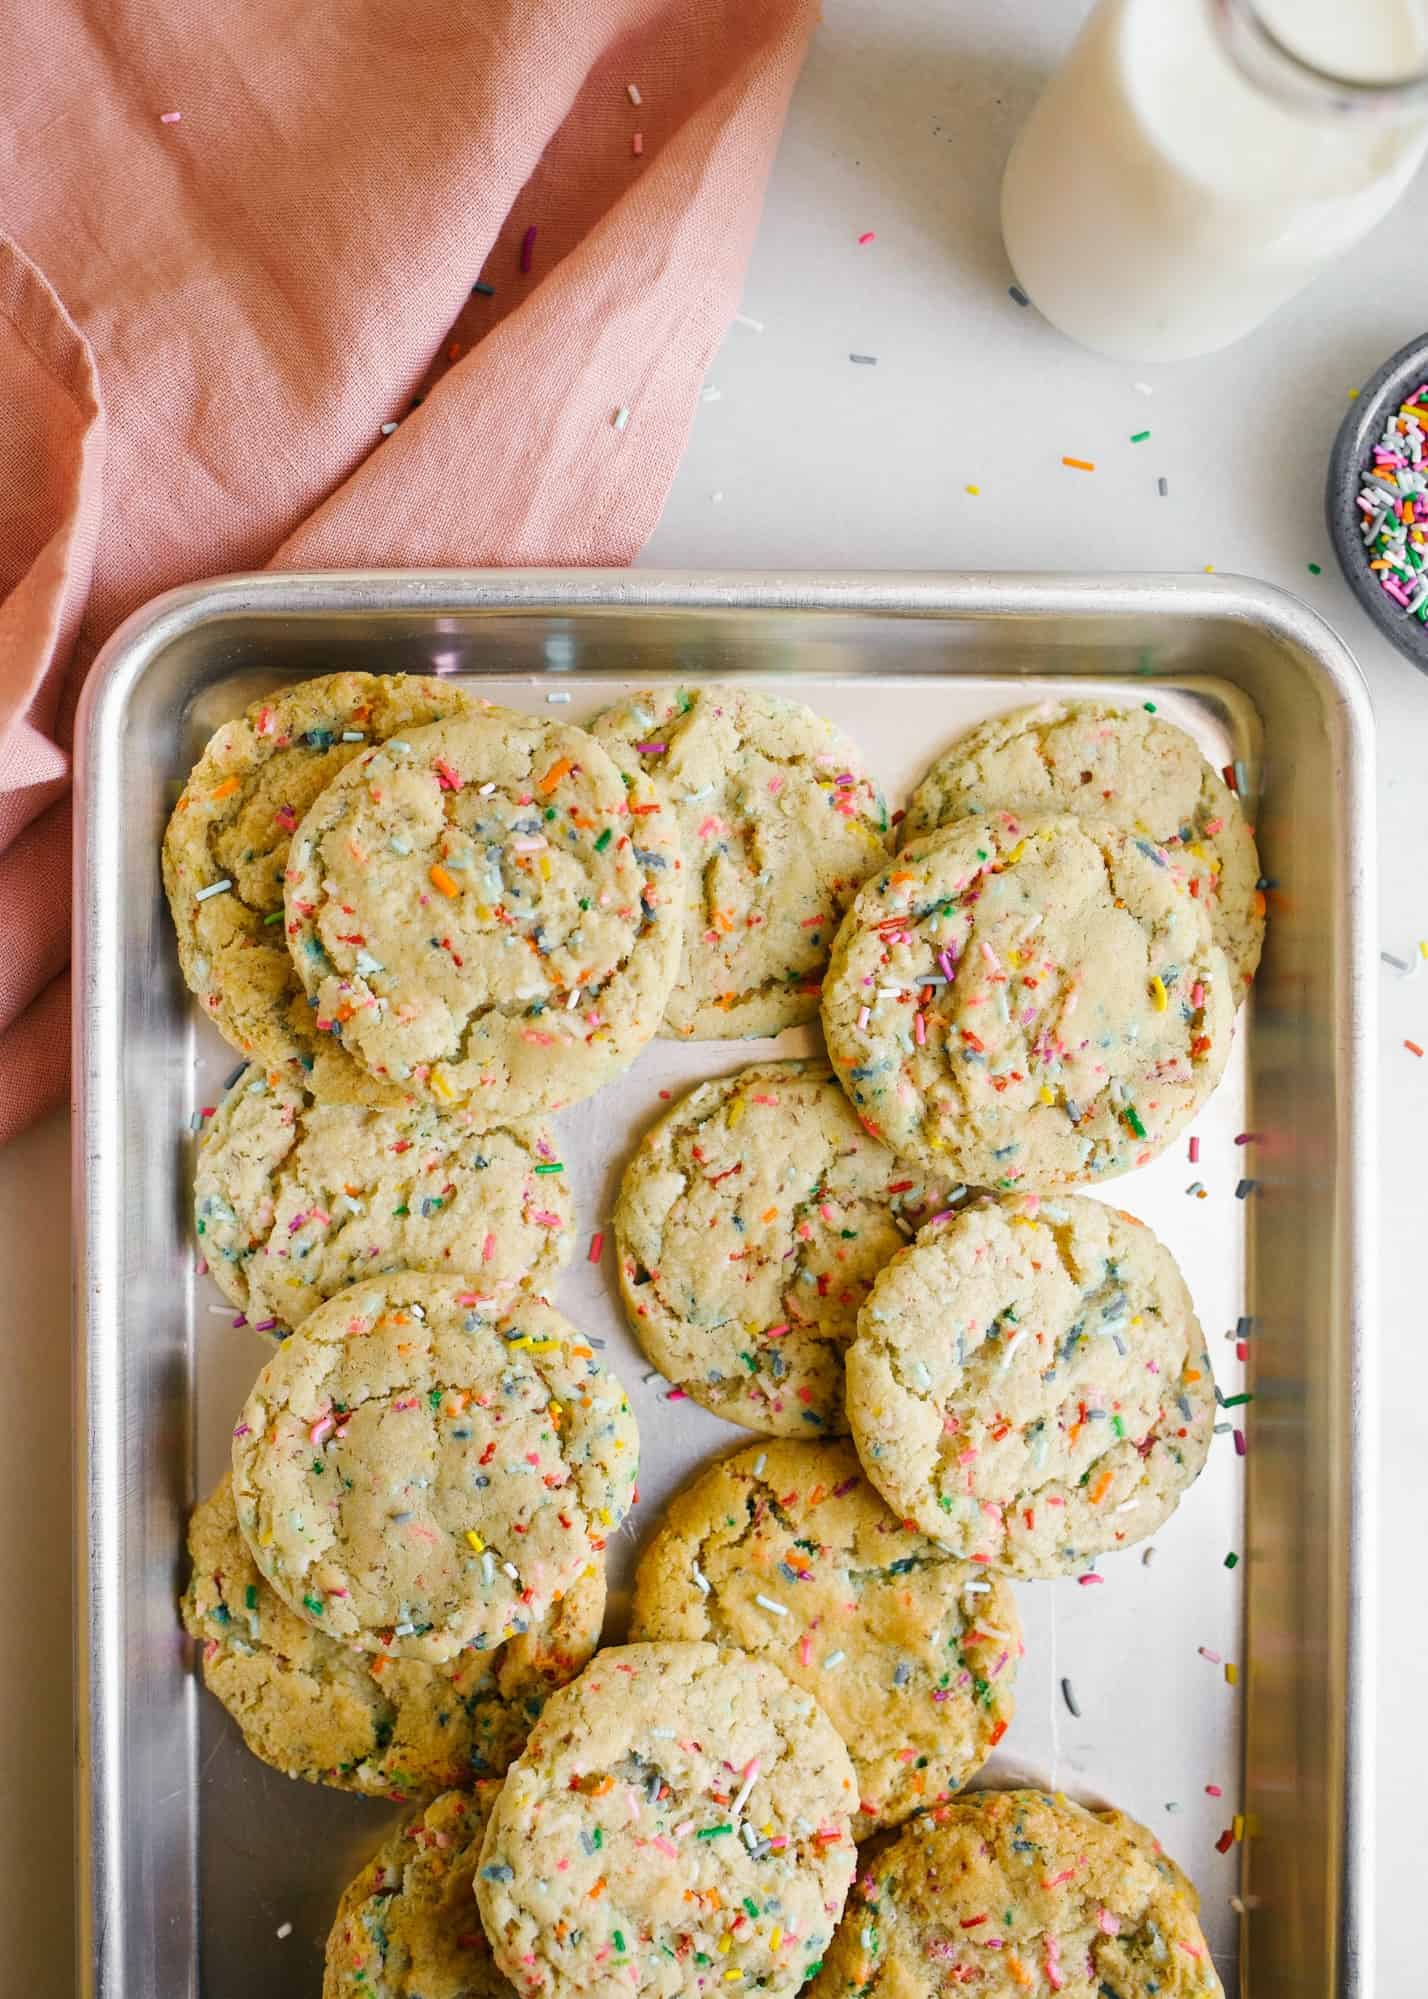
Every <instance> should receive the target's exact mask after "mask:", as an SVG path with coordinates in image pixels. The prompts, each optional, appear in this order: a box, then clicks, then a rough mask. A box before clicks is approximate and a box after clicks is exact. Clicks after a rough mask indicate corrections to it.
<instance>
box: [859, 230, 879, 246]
mask: <svg viewBox="0 0 1428 1999" xmlns="http://www.w3.org/2000/svg"><path fill="white" fill-rule="evenodd" d="M877 240H878V239H877V236H876V234H875V233H874V231H873V230H871V229H865V230H864V231H863V233H862V235H861V236H860V237H859V238H858V241H859V242H860V243H876V241H877Z"/></svg>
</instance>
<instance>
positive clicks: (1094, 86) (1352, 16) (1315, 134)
mask: <svg viewBox="0 0 1428 1999" xmlns="http://www.w3.org/2000/svg"><path fill="white" fill-rule="evenodd" d="M1425 147H1428V0H1099V4H1098V5H1097V6H1096V7H1095V9H1094V11H1093V12H1092V14H1091V15H1090V18H1089V19H1088V20H1087V22H1086V24H1085V26H1084V28H1083V29H1082V31H1081V35H1080V37H1079V39H1078V40H1077V42H1076V44H1075V46H1074V47H1073V49H1072V51H1071V53H1070V55H1069V56H1068V57H1067V60H1066V63H1065V66H1064V67H1063V68H1062V70H1061V71H1060V73H1059V74H1058V75H1057V76H1055V77H1054V78H1053V79H1052V81H1051V83H1050V85H1049V86H1048V87H1047V89H1046V91H1045V93H1044V94H1043V96H1042V97H1041V99H1040V101H1039V103H1038V104H1037V106H1036V108H1035V110H1034V111H1033V112H1032V114H1031V117H1030V118H1029V119H1028V121H1027V124H1026V126H1025V128H1024V130H1023V131H1022V133H1021V135H1020V137H1019V138H1018V139H1017V142H1016V145H1015V147H1014V148H1013V151H1012V155H1011V158H1010V160H1009V161H1008V163H1007V170H1006V177H1005V179H1004V181H1003V183H1002V233H1003V235H1004V236H1005V238H1006V246H1007V251H1008V254H1009V255H1010V257H1011V262H1012V266H1013V268H1014V270H1015V271H1016V274H1017V279H1018V281H1019V282H1020V284H1021V286H1022V288H1023V289H1024V290H1025V291H1026V292H1027V293H1028V294H1029V296H1030V297H1031V299H1032V301H1033V303H1034V304H1035V305H1036V306H1038V307H1039V309H1040V310H1041V311H1042V312H1043V313H1045V315H1046V317H1047V318H1048V319H1049V320H1051V321H1052V322H1053V324H1054V325H1056V326H1058V327H1059V328H1060V329H1061V331H1062V332H1063V333H1067V334H1069V335H1070V336H1071V338H1072V339H1073V340H1079V341H1080V342H1082V344H1083V345H1085V346H1087V347H1092V348H1095V349H1097V350H1098V351H1099V352H1101V353H1103V354H1109V355H1112V356H1114V357H1116V358H1117V359H1122V360H1134V361H1178V360H1183V359H1185V358H1186V357H1188V356H1189V355H1192V354H1207V353H1210V352H1211V351H1212V350H1213V349H1215V348H1217V347H1225V346H1228V345H1229V343H1230V342H1231V341H1232V340H1238V339H1239V338H1240V337H1241V336H1242V335H1243V334H1246V333H1248V332H1249V331H1250V330H1251V328H1253V327H1255V326H1258V325H1259V323H1260V321H1261V320H1263V319H1265V318H1266V317H1267V316H1268V315H1269V314H1270V313H1271V312H1273V311H1274V309H1275V307H1276V306H1278V305H1280V304H1282V303H1283V301H1284V300H1285V299H1287V298H1290V297H1292V296H1293V294H1294V293H1295V292H1297V291H1299V290H1300V288H1301V287H1302V286H1304V285H1305V284H1307V283H1308V282H1309V280H1310V278H1312V277H1313V276H1314V274H1315V272H1316V271H1318V270H1319V269H1320V268H1321V267H1322V266H1323V265H1324V264H1327V263H1328V262H1329V261H1330V260H1331V259H1332V258H1334V257H1336V256H1338V255H1339V254H1340V253H1341V252H1342V251H1344V250H1346V249H1348V248H1349V247H1350V245H1351V244H1353V243H1355V242H1357V241H1358V239H1359V238H1360V237H1361V236H1363V235H1364V234H1365V233H1366V232H1367V231H1368V230H1369V229H1371V228H1372V227H1373V226H1374V224H1375V223H1376V222H1378V221H1380V220H1381V219H1382V218H1383V217H1384V216H1385V215H1386V214H1387V213H1388V211H1389V209H1390V208H1392V206H1393V204H1394V203H1395V202H1396V201H1397V199H1398V197H1399V196H1400V195H1401V194H1402V193H1403V191H1404V189H1405V188H1406V187H1407V185H1408V183H1409V181H1410V180H1411V179H1412V177H1413V175H1414V173H1415V172H1416V170H1417V168H1418V165H1419V162H1420V161H1421V159H1422V157H1423V153H1424V150H1425ZM1397 254H1402V255H1406V257H1407V258H1408V262H1409V267H1410V268H1419V265H1418V259H1419V257H1420V255H1421V254H1422V251H1421V248H1419V249H1415V248H1414V246H1413V245H1412V244H1411V243H1410V244H1408V245H1406V246H1402V248H1401V249H1400V251H1399V252H1398V253H1397Z"/></svg>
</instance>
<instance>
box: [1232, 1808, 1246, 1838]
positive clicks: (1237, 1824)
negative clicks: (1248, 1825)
mask: <svg viewBox="0 0 1428 1999" xmlns="http://www.w3.org/2000/svg"><path fill="white" fill-rule="evenodd" d="M1230 1825H1231V1830H1232V1831H1233V1833H1234V1835H1235V1838H1236V1839H1243V1838H1244V1836H1245V1822H1244V1817H1243V1814H1242V1813H1240V1812H1236V1813H1235V1815H1234V1818H1233V1819H1232V1820H1231V1821H1230Z"/></svg>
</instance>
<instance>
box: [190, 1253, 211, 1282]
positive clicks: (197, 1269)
mask: <svg viewBox="0 0 1428 1999" xmlns="http://www.w3.org/2000/svg"><path fill="white" fill-rule="evenodd" d="M193 1274H194V1276H195V1277H207V1275H208V1258H207V1257H205V1256H201V1257H200V1258H199V1259H198V1262H197V1263H196V1264H195V1265H194V1266H193Z"/></svg>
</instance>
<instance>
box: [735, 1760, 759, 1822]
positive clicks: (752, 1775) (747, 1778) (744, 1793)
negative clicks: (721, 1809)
mask: <svg viewBox="0 0 1428 1999" xmlns="http://www.w3.org/2000/svg"><path fill="white" fill-rule="evenodd" d="M758 1774H759V1759H758V1757H757V1756H755V1757H754V1759H753V1760H752V1762H751V1763H750V1764H749V1767H748V1769H747V1770H745V1772H744V1781H743V1783H742V1784H741V1785H740V1786H739V1789H738V1794H737V1795H736V1797H735V1799H734V1802H733V1804H732V1805H730V1807H729V1816H730V1818H731V1819H736V1818H737V1817H738V1816H739V1814H740V1812H741V1811H742V1810H743V1809H744V1807H745V1805H746V1804H747V1803H748V1802H749V1793H750V1791H752V1790H753V1788H754V1782H755V1780H756V1778H757V1777H758Z"/></svg>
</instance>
